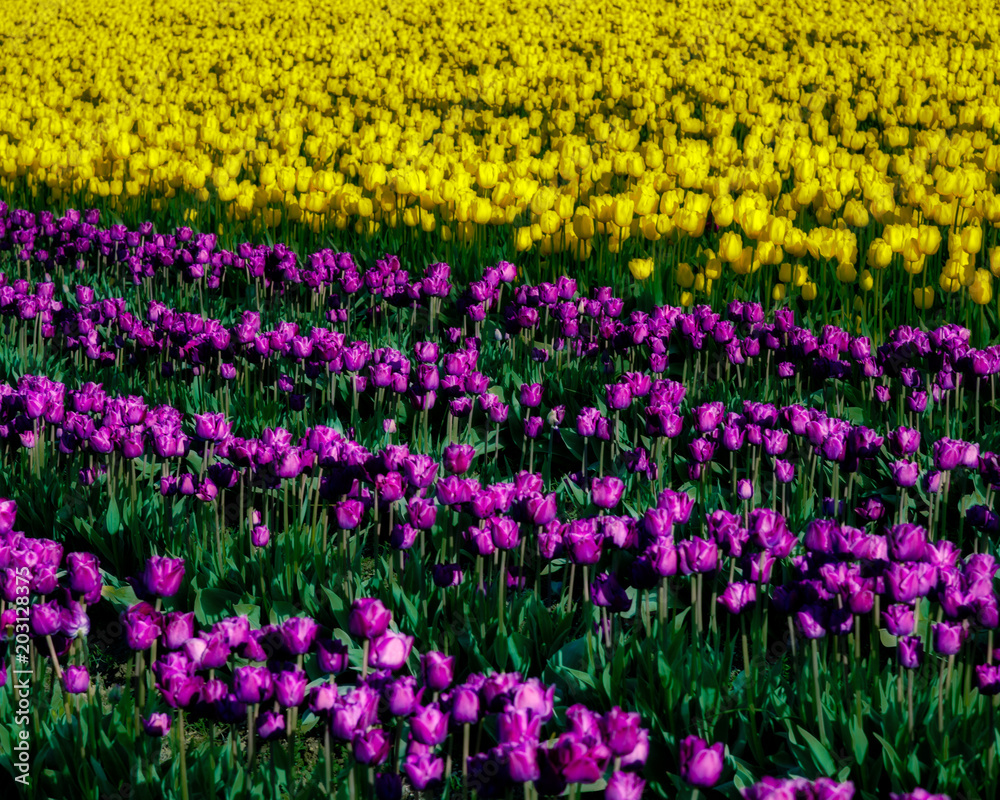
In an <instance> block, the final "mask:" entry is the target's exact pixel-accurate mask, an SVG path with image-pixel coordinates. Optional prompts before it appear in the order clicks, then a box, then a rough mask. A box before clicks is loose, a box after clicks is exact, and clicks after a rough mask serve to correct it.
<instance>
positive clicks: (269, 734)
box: [257, 711, 285, 742]
mask: <svg viewBox="0 0 1000 800" xmlns="http://www.w3.org/2000/svg"><path fill="white" fill-rule="evenodd" d="M257 735H258V736H260V738H261V739H262V740H263V741H265V742H266V741H269V740H271V739H277V738H279V737H281V736H284V735H285V715H284V714H282V713H280V712H278V711H264V712H262V713H261V715H260V716H259V717H257Z"/></svg>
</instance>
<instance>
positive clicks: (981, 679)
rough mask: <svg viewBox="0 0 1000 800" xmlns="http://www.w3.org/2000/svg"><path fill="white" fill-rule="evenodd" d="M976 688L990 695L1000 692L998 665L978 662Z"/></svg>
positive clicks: (999, 670) (999, 669)
mask: <svg viewBox="0 0 1000 800" xmlns="http://www.w3.org/2000/svg"><path fill="white" fill-rule="evenodd" d="M976 688H977V689H979V693H980V694H982V695H986V696H987V697H991V696H993V695H997V694H1000V665H997V664H980V665H978V666H977V667H976Z"/></svg>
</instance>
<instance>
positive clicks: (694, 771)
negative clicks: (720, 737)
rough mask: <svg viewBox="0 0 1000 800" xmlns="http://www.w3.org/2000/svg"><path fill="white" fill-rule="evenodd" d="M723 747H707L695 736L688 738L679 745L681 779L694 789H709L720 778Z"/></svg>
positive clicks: (703, 741) (719, 745) (717, 745)
mask: <svg viewBox="0 0 1000 800" xmlns="http://www.w3.org/2000/svg"><path fill="white" fill-rule="evenodd" d="M724 756H725V745H723V744H722V743H721V742H716V743H715V744H713V745H711V746H709V744H708V742H706V741H705V740H704V739H700V738H699V737H697V736H688V737H687V738H685V739H683V740H682V741H681V744H680V767H681V768H680V774H681V779H682V780H683V781H684V782H685V783H687V784H688V785H690V786H693V787H695V788H696V789H711V788H712V787H713V786H715V784H717V783H718V782H719V779H720V778H721V777H722V768H723V763H724V762H723V759H724Z"/></svg>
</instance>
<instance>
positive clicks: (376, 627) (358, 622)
mask: <svg viewBox="0 0 1000 800" xmlns="http://www.w3.org/2000/svg"><path fill="white" fill-rule="evenodd" d="M390 622H392V612H391V611H389V609H387V608H386V607H385V606H384V605H383V604H382V601H381V600H378V599H375V598H372V597H360V598H358V599H357V600H355V601H354V604H353V605H352V606H351V615H350V617H348V620H347V629H348V630H349V631H350V632H351V635H352V636H356V637H358V638H359V639H377V638H378V637H380V636H382V634H384V633H385V632H386V631H387V630H388V628H389V623H390Z"/></svg>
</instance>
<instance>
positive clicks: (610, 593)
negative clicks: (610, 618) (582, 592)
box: [590, 573, 632, 614]
mask: <svg viewBox="0 0 1000 800" xmlns="http://www.w3.org/2000/svg"><path fill="white" fill-rule="evenodd" d="M590 597H591V600H593V603H594V605H595V606H597V607H598V608H607V609H609V610H610V611H611V612H612V613H615V614H621V613H624V612H626V611H628V610H629V609H630V608H631V607H632V598H630V597H629V596H628V593H627V592H626V591H625V589H624V588H623V587H622V585H621V584H620V583H618V581H617V580H616V579H615V576H614V575H611V574H609V573H601V574H600V575H598V576H597V577H596V578H595V579H594V580H593V582H592V583H591V584H590Z"/></svg>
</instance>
